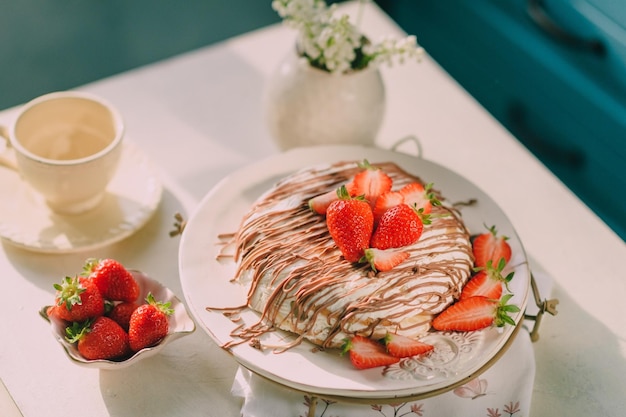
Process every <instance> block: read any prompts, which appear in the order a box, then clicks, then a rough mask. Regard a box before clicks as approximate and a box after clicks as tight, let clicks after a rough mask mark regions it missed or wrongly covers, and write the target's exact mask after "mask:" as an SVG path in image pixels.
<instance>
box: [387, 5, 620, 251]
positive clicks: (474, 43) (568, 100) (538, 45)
mask: <svg viewBox="0 0 626 417" xmlns="http://www.w3.org/2000/svg"><path fill="white" fill-rule="evenodd" d="M379 5H380V6H381V7H382V8H383V9H384V10H385V11H386V12H387V13H388V14H389V15H390V16H391V17H392V18H393V19H395V20H396V21H397V22H398V24H400V26H402V27H403V28H404V29H405V30H406V31H407V32H409V33H413V34H415V35H416V36H417V38H418V41H419V43H420V44H422V45H423V46H424V47H425V48H426V50H427V51H428V53H429V54H430V55H431V56H433V58H435V59H436V60H437V61H438V62H439V63H440V64H441V65H442V66H443V67H444V69H445V70H446V71H448V73H449V74H450V75H451V76H453V77H454V78H455V79H456V80H457V81H458V82H459V83H460V84H461V85H462V86H463V87H464V88H465V89H466V90H467V91H468V92H469V93H470V94H472V95H473V96H474V97H475V98H476V99H477V100H478V101H479V102H480V103H481V104H482V105H483V106H484V107H485V108H486V109H487V110H488V111H489V112H491V113H492V114H493V115H494V116H495V117H496V118H497V119H498V120H499V121H500V122H501V123H502V124H503V125H504V126H505V127H506V128H507V129H509V131H510V132H511V133H512V134H513V135H514V136H515V137H516V138H517V139H518V140H520V142H522V143H523V144H524V145H525V146H526V147H527V148H528V149H529V150H530V151H531V152H533V153H534V154H535V155H536V156H537V157H538V158H539V159H540V160H541V161H542V162H543V163H544V164H545V165H546V166H547V167H548V168H549V169H550V170H551V171H552V172H553V173H554V174H555V175H557V176H558V177H559V178H560V179H561V181H563V183H565V184H566V185H567V186H568V187H569V188H570V189H571V190H572V191H573V192H574V193H576V195H578V197H579V198H580V199H581V200H582V201H584V202H585V203H586V204H587V205H588V206H589V207H590V208H591V209H592V210H593V211H594V212H596V213H597V214H598V215H599V216H600V217H601V218H602V219H603V220H604V221H605V222H606V223H607V224H608V225H609V226H610V227H611V228H612V229H613V230H614V231H615V232H616V233H617V234H618V235H620V236H621V237H622V239H624V240H626V2H623V1H622V0H613V1H611V0H596V1H595V2H590V1H587V2H585V1H570V0H552V1H547V0H546V1H540V0H506V1H504V0H474V1H464V0H446V1H437V0H387V1H384V0H380V1H379ZM563 209H564V210H567V208H566V207H564V208H563Z"/></svg>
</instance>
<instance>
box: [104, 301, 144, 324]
mask: <svg viewBox="0 0 626 417" xmlns="http://www.w3.org/2000/svg"><path fill="white" fill-rule="evenodd" d="M138 306H139V305H138V304H136V303H134V302H128V301H124V302H121V303H118V304H115V305H114V306H113V308H112V309H111V311H109V312H108V313H107V317H109V318H110V319H111V320H113V321H115V322H116V323H117V324H119V325H120V326H121V327H122V329H124V331H128V326H129V325H130V318H131V316H132V315H133V312H134V311H135V310H136V309H137V307H138Z"/></svg>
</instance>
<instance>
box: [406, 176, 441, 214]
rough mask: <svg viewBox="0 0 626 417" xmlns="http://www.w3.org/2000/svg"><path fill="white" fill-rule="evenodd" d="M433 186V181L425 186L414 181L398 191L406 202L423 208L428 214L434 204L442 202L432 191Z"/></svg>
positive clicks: (437, 204)
mask: <svg viewBox="0 0 626 417" xmlns="http://www.w3.org/2000/svg"><path fill="white" fill-rule="evenodd" d="M432 187H433V184H432V183H430V184H427V185H426V187H424V186H423V185H422V184H420V183H418V182H412V183H410V184H407V185H405V186H404V187H402V188H401V189H400V191H398V192H399V193H400V194H401V195H402V197H403V199H404V203H405V204H408V205H409V206H411V207H416V208H418V209H422V213H424V214H428V213H430V212H431V211H432V208H433V206H440V205H441V202H440V201H439V200H438V199H437V197H436V196H435V194H434V193H433V192H432Z"/></svg>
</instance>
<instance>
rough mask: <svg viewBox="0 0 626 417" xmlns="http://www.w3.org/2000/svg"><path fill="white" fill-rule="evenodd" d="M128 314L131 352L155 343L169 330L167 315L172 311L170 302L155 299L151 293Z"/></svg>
mask: <svg viewBox="0 0 626 417" xmlns="http://www.w3.org/2000/svg"><path fill="white" fill-rule="evenodd" d="M146 302H147V304H142V305H140V306H139V307H137V309H136V310H135V311H133V314H132V315H131V316H130V324H129V326H128V340H129V343H130V348H131V350H132V351H133V352H137V351H138V350H141V349H143V348H145V347H150V346H154V345H156V344H157V343H158V342H160V341H161V339H163V338H164V337H165V336H167V332H168V331H169V316H170V315H171V314H172V313H173V312H174V310H172V309H171V308H170V305H171V304H170V303H169V302H168V303H162V302H159V301H156V300H155V299H154V296H153V295H152V293H148V296H147V297H146Z"/></svg>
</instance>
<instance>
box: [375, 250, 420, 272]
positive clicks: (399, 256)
mask: <svg viewBox="0 0 626 417" xmlns="http://www.w3.org/2000/svg"><path fill="white" fill-rule="evenodd" d="M408 257H409V252H404V251H399V250H394V249H386V250H383V249H376V248H368V249H365V260H364V261H367V262H369V264H370V265H371V266H372V269H373V270H374V271H380V272H385V271H391V270H392V269H393V268H394V267H395V266H396V265H398V264H400V263H402V262H404V261H405V260H406V259H407V258H408Z"/></svg>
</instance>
